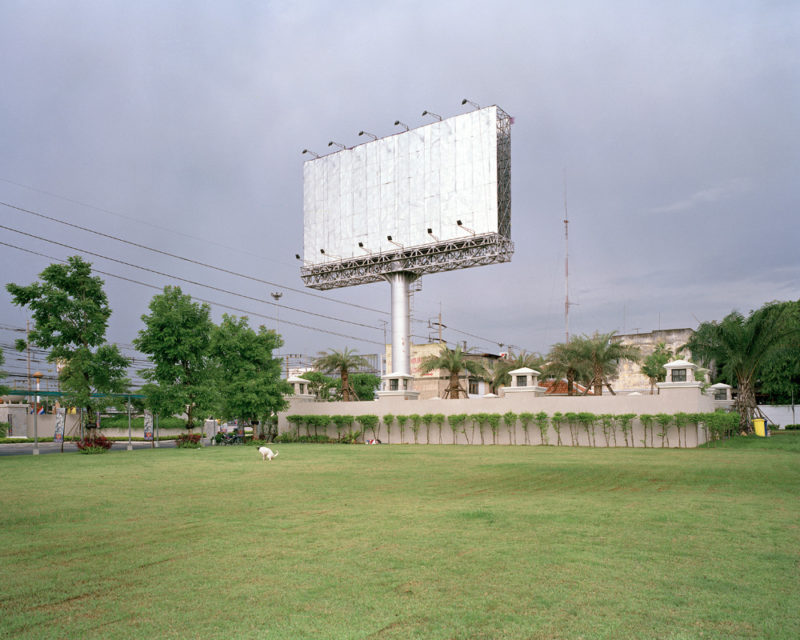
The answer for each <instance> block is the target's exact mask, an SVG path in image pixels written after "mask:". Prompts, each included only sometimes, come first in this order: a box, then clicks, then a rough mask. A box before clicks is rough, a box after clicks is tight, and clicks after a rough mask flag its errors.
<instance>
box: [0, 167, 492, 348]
mask: <svg viewBox="0 0 800 640" xmlns="http://www.w3.org/2000/svg"><path fill="white" fill-rule="evenodd" d="M0 180H4V181H5V182H10V183H11V184H17V183H14V182H12V181H10V180H5V179H3V178H0ZM18 186H22V187H25V188H30V189H33V190H34V191H36V190H37V189H35V188H33V187H29V186H28V185H18ZM43 193H46V194H47V195H53V196H55V197H61V196H58V195H56V194H52V193H50V192H47V191H43ZM63 199H64V200H67V201H69V202H75V203H76V204H80V205H82V206H87V207H89V208H93V209H97V210H99V211H103V212H106V213H111V214H114V215H120V216H121V217H123V218H128V219H130V220H133V221H135V222H141V221H138V220H137V219H135V218H129V217H128V216H122V215H121V214H116V213H115V212H113V211H109V210H107V209H102V208H99V207H94V206H92V205H88V204H85V203H82V202H78V201H73V200H70V199H69V198H63ZM0 204H1V205H3V206H5V207H8V208H10V209H14V210H16V211H19V212H21V213H26V214H28V215H32V216H36V217H39V218H42V219H45V220H50V221H51V222H56V223H58V224H62V225H65V226H68V227H72V228H74V229H78V230H80V231H85V232H87V233H92V234H94V235H97V236H100V237H103V238H108V239H110V240H114V241H116V242H121V243H123V244H127V245H129V246H133V247H136V248H139V249H144V250H146V251H151V252H153V253H158V254H161V255H164V256H167V257H170V258H174V259H176V260H182V261H184V262H188V263H190V264H195V265H198V266H201V267H205V268H208V269H213V270H215V271H220V272H222V273H227V274H229V275H234V276H237V277H240V278H244V279H247V280H252V281H254V282H258V283H261V284H267V285H270V286H275V287H280V288H282V289H286V290H287V291H292V292H295V293H299V294H302V295H306V296H311V297H314V298H319V299H321V300H325V301H327V302H335V303H337V304H343V305H346V306H348V307H351V308H357V309H363V310H365V311H371V312H374V313H380V314H382V315H390V314H389V313H388V312H387V311H384V310H382V309H375V308H372V307H366V306H363V305H358V304H355V303H350V302H343V301H341V300H335V299H333V298H327V297H325V296H322V295H319V294H315V293H311V292H309V291H305V290H302V289H295V288H293V287H288V286H286V285H282V284H279V283H275V282H271V281H269V280H264V279H262V278H256V277H254V276H250V275H247V274H243V273H239V272H237V271H233V270H230V269H225V268H223V267H218V266H216V265H211V264H208V263H205V262H201V261H199V260H194V259H192V258H186V257H184V256H180V255H177V254H174V253H171V252H168V251H163V250H161V249H156V248H154V247H150V246H147V245H144V244H141V243H138V242H133V241H130V240H126V239H124V238H120V237H118V236H115V235H112V234H108V233H104V232H102V231H97V230H95V229H90V228H88V227H84V226H81V225H78V224H74V223H72V222H67V221H65V220H61V219H59V218H56V217H53V216H49V215H47V214H44V213H41V212H39V211H34V210H32V209H26V208H23V207H19V206H17V205H13V204H10V203H7V202H2V201H0ZM4 228H6V227H4ZM157 228H159V227H157ZM11 230H12V231H15V230H14V229H11ZM17 233H24V232H20V231H17ZM184 235H187V234H184ZM33 237H36V236H33ZM187 237H190V238H194V236H190V235H187ZM42 239H43V240H45V241H47V242H52V241H48V240H46V239H44V238H42ZM195 239H199V238H195ZM56 244H57V243H56ZM64 246H67V247H68V248H72V249H74V250H76V251H81V249H77V248H73V247H69V246H68V245H64ZM226 248H230V247H226ZM86 253H89V254H90V255H97V256H98V257H101V258H104V256H101V255H99V254H92V253H91V252H89V251H86ZM105 259H108V260H113V258H105ZM118 262H122V261H118ZM122 264H126V265H128V264H129V263H126V262H122ZM129 266H135V265H129ZM142 268H143V267H142ZM148 270H149V269H148ZM154 273H157V274H158V275H165V276H166V277H174V276H169V275H167V274H161V273H159V272H155V271H154ZM176 279H179V280H181V278H176ZM183 281H184V282H189V283H191V284H199V283H195V282H193V281H191V280H185V279H184V280H183ZM200 286H206V285H200ZM211 288H213V287H211ZM219 290H220V291H225V290H221V289H219ZM225 292H226V293H232V292H229V291H225ZM233 295H239V294H233ZM242 297H248V296H242ZM250 299H252V300H255V301H258V302H265V303H267V304H274V305H275V306H276V307H280V308H283V309H288V310H291V311H297V312H299V313H308V314H311V315H318V316H320V317H324V318H326V319H334V320H338V321H339V322H347V323H350V324H361V323H355V322H353V321H348V320H340V319H338V318H332V317H331V316H327V315H325V314H316V313H314V312H311V311H305V310H302V309H297V308H294V307H289V306H284V305H280V304H277V303H271V302H269V301H268V300H262V299H260V298H250ZM413 322H416V323H417V324H424V321H423V320H418V319H413ZM361 326H364V327H367V328H370V329H376V330H378V329H380V328H379V327H374V326H372V325H364V324H361ZM449 329H450V330H451V331H455V332H456V333H460V334H462V335H466V336H469V337H471V338H475V339H477V340H481V341H483V342H486V343H488V344H500V342H499V341H497V340H492V339H490V338H485V337H482V336H478V335H476V334H473V333H469V332H467V331H462V330H459V329H455V328H453V327H452V326H450V327H449ZM414 337H416V338H421V339H425V336H420V335H415V336H414Z"/></svg>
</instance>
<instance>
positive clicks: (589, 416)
mask: <svg viewBox="0 0 800 640" xmlns="http://www.w3.org/2000/svg"><path fill="white" fill-rule="evenodd" d="M578 422H580V423H581V426H582V427H583V430H584V431H586V440H587V441H588V443H589V446H591V447H596V446H597V441H596V440H595V437H594V435H595V423H596V422H597V416H596V415H594V414H593V413H589V412H588V411H581V412H580V413H578Z"/></svg>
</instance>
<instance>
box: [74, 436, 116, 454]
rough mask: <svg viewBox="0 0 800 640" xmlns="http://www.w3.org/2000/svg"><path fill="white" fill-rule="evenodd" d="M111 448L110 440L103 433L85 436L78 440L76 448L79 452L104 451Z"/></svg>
mask: <svg viewBox="0 0 800 640" xmlns="http://www.w3.org/2000/svg"><path fill="white" fill-rule="evenodd" d="M110 448H111V440H109V439H108V438H106V437H105V436H103V435H99V436H95V437H91V438H90V437H86V438H84V439H83V440H81V441H80V442H78V450H79V451H80V452H81V453H88V454H92V453H105V452H106V451H108V450H109V449H110Z"/></svg>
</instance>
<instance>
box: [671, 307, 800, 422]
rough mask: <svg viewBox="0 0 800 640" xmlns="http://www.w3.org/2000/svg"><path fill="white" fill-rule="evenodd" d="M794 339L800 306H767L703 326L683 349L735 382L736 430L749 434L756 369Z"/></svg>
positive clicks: (798, 328) (799, 328)
mask: <svg viewBox="0 0 800 640" xmlns="http://www.w3.org/2000/svg"><path fill="white" fill-rule="evenodd" d="M798 335H800V302H771V303H768V304H766V305H764V306H763V307H761V308H760V309H757V310H756V311H752V312H751V313H750V315H749V316H747V317H745V316H743V315H742V314H741V313H739V312H738V311H734V312H732V313H730V314H728V315H727V316H725V317H724V318H723V319H722V321H721V322H703V323H702V324H701V325H700V326H699V327H698V328H697V331H695V332H694V334H693V335H692V337H691V338H689V341H688V342H687V343H686V347H687V348H688V349H689V350H690V351H691V353H692V355H693V356H694V357H696V358H698V359H699V360H700V361H701V362H703V364H706V365H711V364H712V363H716V365H717V367H718V368H719V370H720V371H721V373H722V375H723V376H724V377H725V378H727V379H728V380H729V381H731V382H733V381H735V382H736V384H737V386H738V389H739V392H738V394H737V395H736V401H735V407H736V410H737V411H738V412H739V429H740V431H745V432H749V431H751V430H752V421H753V415H755V414H756V413H757V412H758V406H757V405H756V396H755V379H756V374H757V372H758V369H759V366H760V365H761V364H762V363H763V362H765V361H766V360H767V359H768V358H769V357H770V356H772V355H773V354H774V353H775V352H776V351H778V350H779V349H781V348H782V347H783V346H784V345H785V344H786V343H787V341H789V340H790V339H792V338H793V337H797V336H798Z"/></svg>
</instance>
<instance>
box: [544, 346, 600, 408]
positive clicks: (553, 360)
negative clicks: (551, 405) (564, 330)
mask: <svg viewBox="0 0 800 640" xmlns="http://www.w3.org/2000/svg"><path fill="white" fill-rule="evenodd" d="M585 346H586V344H585V341H584V340H583V339H581V338H578V337H575V338H573V339H572V340H570V341H569V342H558V343H556V344H554V345H553V346H552V348H551V349H550V353H548V354H547V364H546V365H545V366H544V371H543V373H544V374H545V375H546V376H547V377H550V378H566V380H567V395H568V396H571V395H573V394H574V393H575V383H576V382H583V383H587V382H588V381H589V380H590V379H591V377H592V373H591V368H590V367H589V365H588V361H587V357H586V352H585Z"/></svg>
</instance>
